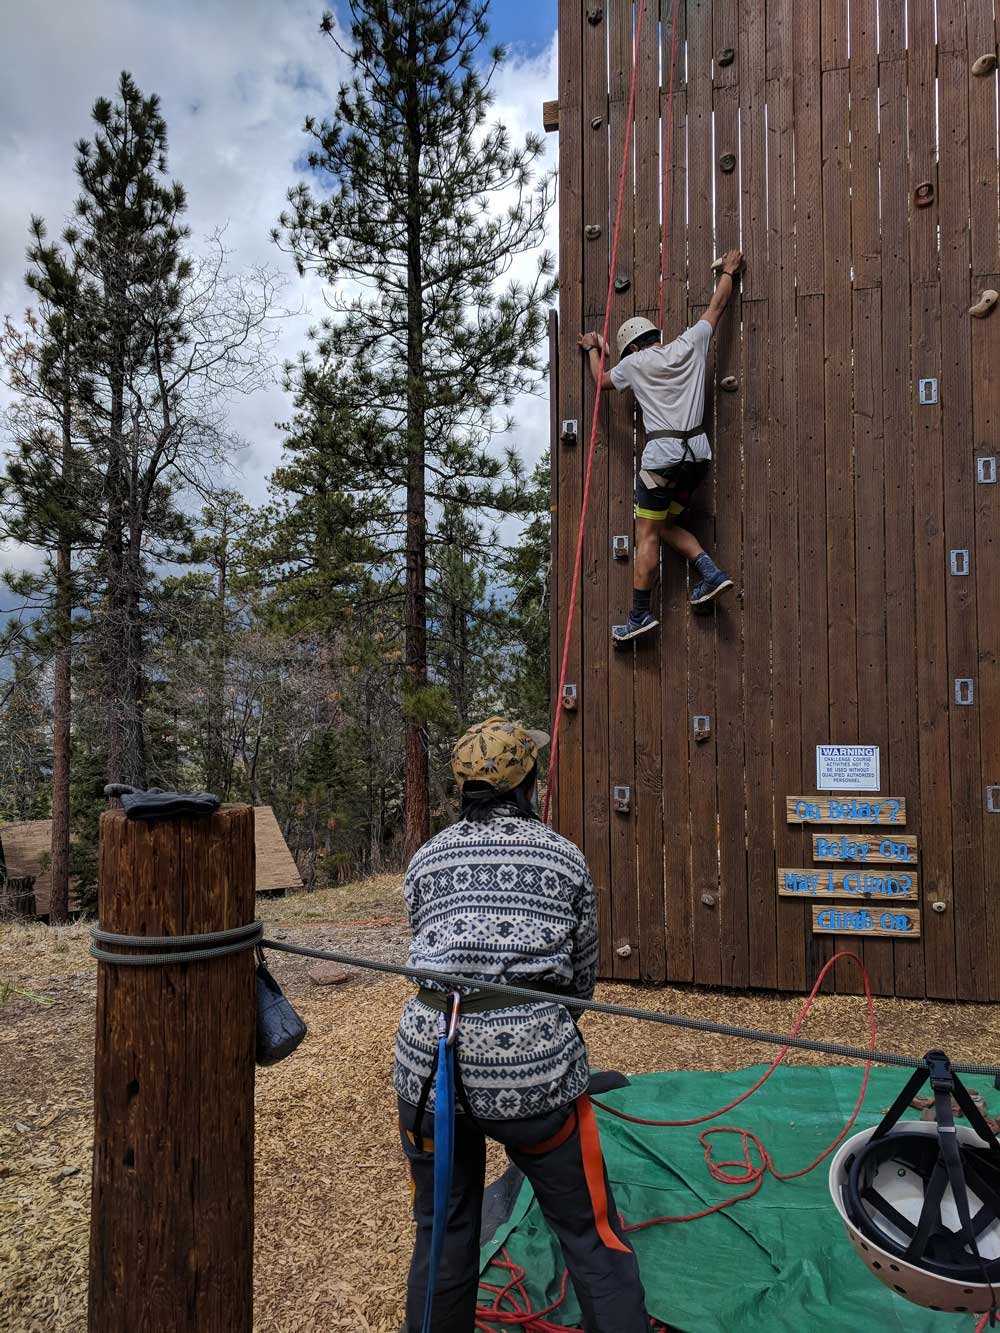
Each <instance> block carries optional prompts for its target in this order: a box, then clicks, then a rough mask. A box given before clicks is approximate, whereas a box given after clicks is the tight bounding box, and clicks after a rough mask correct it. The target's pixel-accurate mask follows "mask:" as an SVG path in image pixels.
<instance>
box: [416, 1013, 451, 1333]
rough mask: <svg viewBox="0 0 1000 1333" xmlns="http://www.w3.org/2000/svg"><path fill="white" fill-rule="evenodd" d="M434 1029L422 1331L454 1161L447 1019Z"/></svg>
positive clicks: (438, 1258) (441, 1245)
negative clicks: (430, 1205)
mask: <svg viewBox="0 0 1000 1333" xmlns="http://www.w3.org/2000/svg"><path fill="white" fill-rule="evenodd" d="M438 1030H439V1032H440V1034H441V1036H440V1039H439V1041H438V1062H437V1081H436V1083H435V1085H434V1222H433V1225H432V1228H431V1254H430V1263H429V1266H428V1270H427V1301H426V1303H425V1305H424V1327H423V1333H431V1315H432V1311H433V1307H434V1288H435V1286H436V1285H437V1275H438V1269H439V1268H440V1266H441V1252H442V1250H443V1249H444V1238H445V1234H446V1233H447V1230H448V1206H449V1201H450V1199H451V1180H452V1174H453V1170H454V1165H455V1048H454V1046H449V1045H448V1033H447V1019H446V1017H445V1015H444V1014H442V1015H441V1018H440V1021H439V1024H438Z"/></svg>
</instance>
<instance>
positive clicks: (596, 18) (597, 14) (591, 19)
mask: <svg viewBox="0 0 1000 1333" xmlns="http://www.w3.org/2000/svg"><path fill="white" fill-rule="evenodd" d="M603 17H604V10H603V9H602V8H601V6H600V5H588V6H587V22H588V23H589V24H590V25H591V26H592V27H595V28H596V27H597V25H598V23H600V21H601V19H602V18H603Z"/></svg>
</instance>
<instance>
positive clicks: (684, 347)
mask: <svg viewBox="0 0 1000 1333" xmlns="http://www.w3.org/2000/svg"><path fill="white" fill-rule="evenodd" d="M711 341H712V326H711V324H709V322H708V321H707V320H705V319H699V320H698V322H697V323H696V324H692V325H691V327H690V328H689V329H685V330H684V332H683V333H682V334H680V335H679V336H678V337H676V338H675V339H674V340H673V342H669V343H667V344H666V346H663V345H659V346H656V347H647V348H646V349H645V350H644V351H642V352H633V353H632V355H631V356H627V357H625V359H624V360H623V361H619V362H618V364H617V365H616V366H615V367H614V369H613V370H612V371H611V383H612V384H613V385H614V386H615V388H616V389H631V390H632V392H633V393H634V394H635V396H636V398H637V399H638V402H639V406H640V407H641V408H642V421H643V425H644V426H645V428H646V434H647V435H650V434H652V433H653V431H657V430H693V429H694V428H695V426H699V425H700V424H701V421H702V418H703V416H704V414H705V377H706V368H707V363H708V345H709V343H710V342H711ZM688 448H689V449H690V451H691V454H693V455H694V457H695V458H696V459H698V460H703V459H707V458H711V457H712V450H711V447H710V445H709V443H708V436H707V435H705V434H704V432H703V433H702V434H701V435H695V436H693V437H692V438H691V439H690V440H688ZM685 456H687V457H690V454H688V455H685V451H684V443H683V441H682V440H653V441H651V442H650V443H649V444H647V445H646V447H645V449H644V450H643V452H642V466H643V467H644V468H649V469H650V470H651V471H653V472H656V471H658V470H659V469H662V468H665V467H672V466H673V465H674V464H675V463H679V462H680V461H681V460H682V459H683V458H684V457H685Z"/></svg>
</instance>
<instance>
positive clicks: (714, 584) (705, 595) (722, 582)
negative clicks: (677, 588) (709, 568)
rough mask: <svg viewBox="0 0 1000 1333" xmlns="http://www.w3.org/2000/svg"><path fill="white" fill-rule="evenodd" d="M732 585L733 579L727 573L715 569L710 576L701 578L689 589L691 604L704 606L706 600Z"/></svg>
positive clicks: (708, 600) (710, 599)
mask: <svg viewBox="0 0 1000 1333" xmlns="http://www.w3.org/2000/svg"><path fill="white" fill-rule="evenodd" d="M732 586H733V581H732V579H731V578H730V577H729V575H728V574H723V572H722V570H721V569H719V570H716V572H715V573H714V574H713V575H712V576H711V578H707V579H702V580H701V582H700V583H696V584H695V585H694V587H693V588H692V589H691V605H692V606H704V605H705V604H706V603H707V602H711V601H714V600H715V598H716V597H718V595H719V593H720V592H725V591H726V589H727V588H731V587H732Z"/></svg>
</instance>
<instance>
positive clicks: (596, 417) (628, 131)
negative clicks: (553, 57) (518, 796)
mask: <svg viewBox="0 0 1000 1333" xmlns="http://www.w3.org/2000/svg"><path fill="white" fill-rule="evenodd" d="M646 4H647V0H639V7H638V19H637V20H636V25H635V42H634V45H633V47H632V82H631V86H630V88H629V95H628V116H627V120H626V125H625V147H624V151H623V152H622V166H621V171H620V173H619V176H618V202H617V204H616V207H615V227H614V235H613V238H612V242H611V262H610V264H609V266H608V295H607V300H606V301H605V304H604V327H603V330H602V335H601V359H600V368H599V371H598V376H597V388H596V390H595V392H594V412H593V416H592V418H591V423H590V443H589V445H588V448H587V467H586V472H585V474H584V482H583V497H582V500H581V504H580V527H579V531H578V532H577V538H576V557H575V559H574V561H573V582H572V584H571V586H570V592H569V607H568V609H567V613H566V633H565V635H564V637H563V649H562V665H561V667H560V669H559V689H558V692H557V695H556V708H555V718H554V720H553V724H552V749H551V753H550V757H549V780H548V782H547V783H546V786H545V801H544V804H543V807H542V819H543V820H544V821H545V823H546V824H547V823H548V822H549V810H550V808H551V805H552V792H553V789H554V787H555V783H556V773H557V761H558V756H559V725H560V721H561V718H562V711H563V710H562V697H563V689H564V688H565V685H566V671H567V668H568V666H569V645H570V639H571V637H572V634H573V622H574V620H575V618H576V601H577V594H578V592H579V588H580V568H581V566H582V564H583V536H584V532H585V530H586V522H587V506H588V504H589V502H590V480H591V473H592V471H593V466H594V449H595V446H596V444H597V428H598V424H599V422H600V409H601V380H602V379H603V377H604V362H605V358H606V357H607V350H608V335H609V333H610V331H611V304H612V301H613V300H614V292H615V288H614V275H615V271H616V267H617V263H618V243H619V241H620V239H621V227H622V210H623V206H624V202H625V182H626V180H627V179H628V166H629V160H630V156H631V148H632V126H633V124H634V123H635V90H636V83H637V79H638V72H639V43H640V41H641V38H642V23H643V18H644V17H645V13H646ZM677 5H678V0H674V8H673V20H672V24H671V29H672V35H671V43H670V91H669V94H668V97H667V133H666V155H665V161H664V168H663V224H662V236H663V244H662V254H661V262H660V328H661V329H662V327H663V298H664V284H665V281H666V268H667V258H666V257H667V229H668V221H669V215H668V208H669V206H670V163H671V154H672V152H673V124H674V65H675V57H676V52H677Z"/></svg>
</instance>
